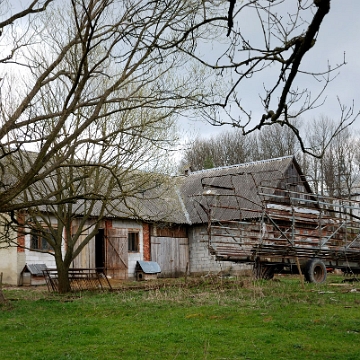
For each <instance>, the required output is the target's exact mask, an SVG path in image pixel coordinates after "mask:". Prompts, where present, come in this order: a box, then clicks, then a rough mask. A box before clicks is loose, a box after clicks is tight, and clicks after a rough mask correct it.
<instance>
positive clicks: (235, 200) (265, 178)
mask: <svg viewBox="0 0 360 360" xmlns="http://www.w3.org/2000/svg"><path fill="white" fill-rule="evenodd" d="M290 166H294V167H295V168H296V171H297V173H299V175H302V173H301V170H300V168H299V167H298V164H297V163H296V161H295V159H294V157H293V156H286V157H282V158H277V159H270V160H263V161H256V162H251V163H245V164H238V165H233V166H226V167H221V168H214V169H209V170H203V171H196V172H193V173H190V174H189V175H188V176H187V177H186V180H185V181H184V183H183V186H182V189H181V192H182V195H183V199H184V202H185V206H186V209H187V212H188V214H189V217H190V221H191V223H192V224H196V223H205V222H207V221H208V216H207V214H206V212H205V209H210V208H211V209H212V214H211V218H212V220H216V219H219V220H222V221H224V220H236V219H245V218H254V217H257V216H258V213H257V211H258V210H260V209H261V204H262V198H261V197H260V196H259V187H260V186H266V187H269V188H270V187H271V188H276V187H278V186H279V184H280V183H281V182H282V181H284V178H285V175H286V172H287V170H288V169H289V167H290ZM267 191H271V190H267ZM234 194H236V195H237V196H236V197H234Z"/></svg>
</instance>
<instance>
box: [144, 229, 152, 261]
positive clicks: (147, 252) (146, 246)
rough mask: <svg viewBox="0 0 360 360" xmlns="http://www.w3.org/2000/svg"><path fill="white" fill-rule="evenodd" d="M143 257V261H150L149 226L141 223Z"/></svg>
mask: <svg viewBox="0 0 360 360" xmlns="http://www.w3.org/2000/svg"><path fill="white" fill-rule="evenodd" d="M143 254H144V255H143V256H144V260H145V261H150V259H151V253H150V225H149V224H146V223H143Z"/></svg>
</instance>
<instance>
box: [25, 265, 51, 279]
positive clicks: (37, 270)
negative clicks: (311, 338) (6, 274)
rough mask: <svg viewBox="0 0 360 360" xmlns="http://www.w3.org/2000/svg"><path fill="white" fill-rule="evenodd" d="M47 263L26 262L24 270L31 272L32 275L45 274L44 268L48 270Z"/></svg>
mask: <svg viewBox="0 0 360 360" xmlns="http://www.w3.org/2000/svg"><path fill="white" fill-rule="evenodd" d="M46 269H47V267H46V265H45V264H26V265H25V267H24V269H23V271H22V272H27V271H28V272H29V273H30V274H31V275H35V276H43V275H44V274H43V270H46Z"/></svg>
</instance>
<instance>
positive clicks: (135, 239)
mask: <svg viewBox="0 0 360 360" xmlns="http://www.w3.org/2000/svg"><path fill="white" fill-rule="evenodd" d="M128 244H129V248H128V250H129V251H130V252H139V233H138V232H133V231H129V232H128Z"/></svg>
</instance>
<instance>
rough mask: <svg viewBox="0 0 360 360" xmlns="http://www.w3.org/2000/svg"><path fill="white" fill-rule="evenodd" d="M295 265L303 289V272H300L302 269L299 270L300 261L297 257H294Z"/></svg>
mask: <svg viewBox="0 0 360 360" xmlns="http://www.w3.org/2000/svg"><path fill="white" fill-rule="evenodd" d="M296 265H297V268H298V271H299V275H300V282H301V287H302V288H303V290H305V285H304V277H303V274H302V271H301V266H300V261H299V258H298V257H296Z"/></svg>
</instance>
